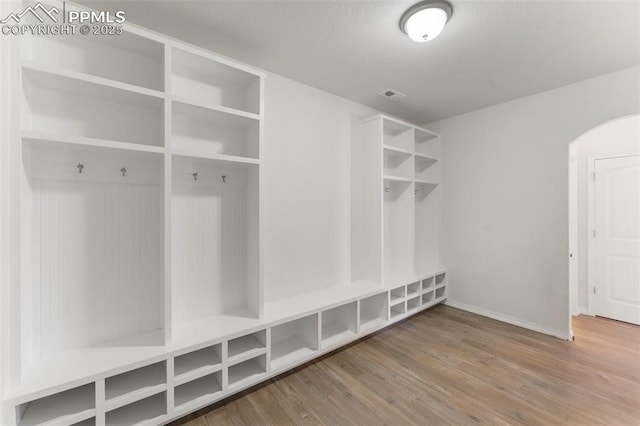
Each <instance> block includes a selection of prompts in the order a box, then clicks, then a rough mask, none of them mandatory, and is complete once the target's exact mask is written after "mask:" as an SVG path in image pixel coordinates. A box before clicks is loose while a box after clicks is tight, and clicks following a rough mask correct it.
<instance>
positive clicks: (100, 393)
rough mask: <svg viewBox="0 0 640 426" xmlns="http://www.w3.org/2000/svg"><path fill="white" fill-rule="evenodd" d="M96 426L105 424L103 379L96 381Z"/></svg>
mask: <svg viewBox="0 0 640 426" xmlns="http://www.w3.org/2000/svg"><path fill="white" fill-rule="evenodd" d="M95 386H96V426H104V425H105V424H106V421H107V420H106V409H105V405H106V394H105V385H104V379H100V380H98V381H96V384H95Z"/></svg>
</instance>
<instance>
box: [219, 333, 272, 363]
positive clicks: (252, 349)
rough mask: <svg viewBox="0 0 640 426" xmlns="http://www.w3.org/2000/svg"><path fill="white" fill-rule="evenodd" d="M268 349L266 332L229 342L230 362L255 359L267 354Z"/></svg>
mask: <svg viewBox="0 0 640 426" xmlns="http://www.w3.org/2000/svg"><path fill="white" fill-rule="evenodd" d="M266 347H267V332H266V330H260V331H256V332H255V333H251V334H247V335H245V336H240V337H236V338H235V339H231V340H229V346H228V355H229V362H239V361H240V360H243V359H248V358H253V357H254V356H256V355H259V354H260V353H263V352H265V351H266Z"/></svg>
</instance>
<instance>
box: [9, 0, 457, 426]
mask: <svg viewBox="0 0 640 426" xmlns="http://www.w3.org/2000/svg"><path fill="white" fill-rule="evenodd" d="M16 4H17V3H14V4H12V6H15V5H16ZM29 4H30V3H28V2H25V3H24V4H23V5H22V7H26V6H27V5H29ZM47 5H55V6H57V7H58V8H59V10H63V8H62V4H61V3H60V2H56V1H55V0H51V1H47ZM74 8H77V6H73V5H72V4H70V3H69V2H67V3H66V5H65V9H66V10H67V11H68V10H71V9H74ZM6 9H7V5H6V4H2V5H0V11H1V12H2V13H3V15H2V16H5V15H6V13H4V12H7V13H8V12H9V11H8V10H6ZM0 42H1V44H2V46H3V54H4V53H5V52H6V53H7V56H6V57H3V61H8V62H3V68H2V69H3V70H5V69H9V68H10V69H9V71H10V72H8V73H3V74H2V75H0V78H2V81H1V83H2V87H10V88H11V93H10V96H8V97H5V98H3V101H7V102H8V103H9V105H6V106H7V107H8V108H6V109H4V110H3V112H2V113H3V115H2V120H3V126H5V125H6V127H4V129H8V131H7V132H3V135H8V140H7V141H5V140H3V141H2V143H7V147H8V149H7V150H6V151H7V152H8V153H9V156H10V165H11V167H10V170H9V176H10V179H9V182H8V183H7V185H6V187H7V188H8V197H9V200H10V205H11V218H10V219H11V232H10V233H9V234H8V240H9V245H8V247H9V248H10V254H9V256H8V258H9V261H8V262H7V263H6V264H3V265H2V266H3V267H6V270H8V274H7V275H3V277H4V276H8V277H10V279H9V282H8V289H7V291H6V292H4V293H3V294H8V295H10V297H8V298H4V299H3V300H1V301H0V302H2V312H3V315H4V316H3V319H4V318H6V319H7V324H5V325H3V327H4V329H5V330H7V331H8V333H7V334H6V336H2V353H1V354H0V355H1V357H0V360H1V361H2V366H1V367H2V377H4V378H6V380H4V381H3V382H2V383H0V391H1V392H2V418H0V423H1V424H7V425H22V426H27V425H39V424H47V425H59V426H64V425H73V424H91V425H133V424H139V423H147V424H165V423H168V422H170V421H171V420H174V419H176V418H179V417H181V416H184V415H186V414H188V413H190V412H192V411H195V410H198V409H200V408H202V407H204V406H206V405H209V404H211V403H213V402H215V401H218V400H220V399H223V398H225V397H227V396H229V395H232V394H234V393H237V392H239V391H241V390H243V389H246V388H248V387H250V386H252V385H255V384H256V383H259V382H261V381H264V380H266V379H267V378H269V377H273V376H275V375H277V374H280V373H282V372H284V371H286V370H288V369H291V368H292V367H295V366H297V365H300V364H302V363H304V362H307V361H309V360H311V359H313V358H315V357H318V356H320V355H322V354H324V353H327V352H329V351H331V350H334V349H336V348H338V347H340V346H343V345H345V344H347V343H349V342H352V341H354V340H357V339H359V338H361V337H363V336H365V335H367V334H369V333H372V332H374V331H377V330H380V329H381V328H383V327H386V326H388V325H389V324H391V323H393V322H394V321H397V320H400V319H402V318H406V317H407V316H408V315H411V314H413V313H415V312H418V311H419V310H422V309H426V308H428V307H429V306H432V305H434V304H436V303H439V302H441V301H443V300H444V299H445V298H446V293H447V287H446V274H445V271H444V270H443V269H440V266H439V259H438V238H437V235H438V229H439V223H438V222H439V213H438V212H439V191H440V187H439V167H440V162H439V138H438V137H437V135H435V134H434V133H432V132H429V131H427V130H424V129H420V128H417V127H415V126H412V125H410V124H407V123H403V122H400V121H397V120H394V119H391V118H387V117H377V118H374V119H372V120H370V121H367V122H366V123H365V124H364V125H363V130H364V131H363V136H364V138H363V139H362V141H358V143H357V144H355V145H354V146H357V147H358V148H357V149H354V152H353V158H354V162H357V163H358V165H357V166H354V179H353V185H354V188H356V189H357V190H356V191H354V193H353V200H354V209H353V211H354V221H353V229H354V233H353V235H352V239H353V246H354V253H353V259H352V264H353V282H350V283H335V285H334V286H332V287H328V288H324V289H319V290H317V291H314V292H310V293H306V294H302V295H296V296H292V297H288V298H283V299H280V300H276V301H272V302H269V303H265V302H264V300H263V296H262V294H263V284H262V265H261V259H262V256H261V237H260V236H261V214H260V205H261V198H263V197H265V196H268V194H266V195H265V194H262V193H261V191H260V187H261V184H260V183H261V173H262V172H261V170H262V167H263V166H262V156H263V155H262V154H263V140H262V139H263V137H262V133H263V131H262V129H263V124H264V108H263V104H264V99H263V93H264V80H265V75H264V74H263V73H262V72H260V71H258V70H254V69H252V68H250V67H248V66H246V65H243V64H239V63H235V62H233V61H230V60H228V59H226V58H222V57H219V56H216V55H214V54H211V53H209V52H206V51H203V50H201V49H198V48H195V47H192V46H189V45H186V44H184V43H181V42H178V41H176V40H173V39H170V38H167V37H164V36H162V35H159V34H157V33H153V32H150V31H147V30H144V29H141V28H139V27H136V26H134V25H130V24H125V26H124V33H123V34H121V35H113V36H94V35H86V36H84V35H80V34H77V35H75V36H60V35H58V36H51V37H47V36H35V37H29V36H26V35H25V36H20V37H12V38H8V37H5V38H3V39H2V40H0ZM7 64H9V66H7ZM3 106H5V105H3ZM7 111H11V114H8V113H7ZM3 152H4V151H3ZM356 160H357V161H356ZM354 164H355V163H354ZM310 243H312V242H310Z"/></svg>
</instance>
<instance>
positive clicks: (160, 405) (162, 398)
mask: <svg viewBox="0 0 640 426" xmlns="http://www.w3.org/2000/svg"><path fill="white" fill-rule="evenodd" d="M166 414H167V395H166V393H165V392H162V393H159V394H157V395H154V396H151V397H148V398H145V399H142V400H140V401H136V402H134V403H132V404H129V405H125V406H124V407H120V408H117V409H115V410H112V411H108V412H107V415H106V424H107V426H111V425H112V426H128V425H135V424H138V423H143V422H144V423H150V424H154V423H159V422H158V420H159V419H160V417H162V416H164V415H166Z"/></svg>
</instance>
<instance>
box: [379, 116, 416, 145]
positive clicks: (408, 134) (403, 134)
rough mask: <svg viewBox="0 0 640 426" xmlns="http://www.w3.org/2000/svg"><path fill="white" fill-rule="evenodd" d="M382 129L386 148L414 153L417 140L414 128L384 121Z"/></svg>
mask: <svg viewBox="0 0 640 426" xmlns="http://www.w3.org/2000/svg"><path fill="white" fill-rule="evenodd" d="M382 128H383V133H384V138H383V143H384V146H389V147H393V148H398V149H400V150H403V151H407V152H413V141H414V138H415V133H414V129H413V127H411V126H408V125H406V124H403V123H398V122H396V121H394V120H388V119H384V120H383V121H382Z"/></svg>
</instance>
